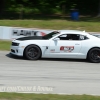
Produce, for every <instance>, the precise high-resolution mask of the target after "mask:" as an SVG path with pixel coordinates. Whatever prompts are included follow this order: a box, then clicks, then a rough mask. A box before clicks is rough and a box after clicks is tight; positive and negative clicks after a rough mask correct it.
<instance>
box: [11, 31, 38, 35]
mask: <svg viewBox="0 0 100 100" xmlns="http://www.w3.org/2000/svg"><path fill="white" fill-rule="evenodd" d="M36 33H37V31H33V30H28V29H13V30H12V35H13V36H20V35H21V36H34V35H36Z"/></svg>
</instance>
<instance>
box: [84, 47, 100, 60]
mask: <svg viewBox="0 0 100 100" xmlns="http://www.w3.org/2000/svg"><path fill="white" fill-rule="evenodd" d="M94 48H99V49H100V47H92V48H90V49H89V50H88V52H87V56H86V58H88V54H89V51H90V50H92V49H94Z"/></svg>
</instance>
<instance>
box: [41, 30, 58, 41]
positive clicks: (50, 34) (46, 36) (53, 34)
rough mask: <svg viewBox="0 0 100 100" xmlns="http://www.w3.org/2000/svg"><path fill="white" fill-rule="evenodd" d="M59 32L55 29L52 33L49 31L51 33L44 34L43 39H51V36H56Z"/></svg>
mask: <svg viewBox="0 0 100 100" xmlns="http://www.w3.org/2000/svg"><path fill="white" fill-rule="evenodd" d="M57 34H59V32H58V31H53V32H51V33H49V34H47V35H45V36H43V39H50V38H52V37H54V36H56V35H57Z"/></svg>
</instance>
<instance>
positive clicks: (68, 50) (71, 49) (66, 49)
mask: <svg viewBox="0 0 100 100" xmlns="http://www.w3.org/2000/svg"><path fill="white" fill-rule="evenodd" d="M73 50H74V46H61V47H60V51H64V52H72V51H73Z"/></svg>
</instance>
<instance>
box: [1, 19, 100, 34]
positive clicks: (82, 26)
mask: <svg viewBox="0 0 100 100" xmlns="http://www.w3.org/2000/svg"><path fill="white" fill-rule="evenodd" d="M0 26H14V27H28V28H42V29H55V30H60V29H75V30H86V31H89V32H90V31H91V32H100V18H81V19H80V20H79V21H72V20H70V19H65V18H64V19H42V20H41V19H39V20H36V19H35V20H0Z"/></svg>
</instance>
